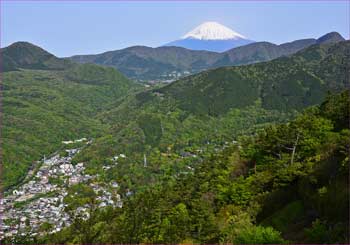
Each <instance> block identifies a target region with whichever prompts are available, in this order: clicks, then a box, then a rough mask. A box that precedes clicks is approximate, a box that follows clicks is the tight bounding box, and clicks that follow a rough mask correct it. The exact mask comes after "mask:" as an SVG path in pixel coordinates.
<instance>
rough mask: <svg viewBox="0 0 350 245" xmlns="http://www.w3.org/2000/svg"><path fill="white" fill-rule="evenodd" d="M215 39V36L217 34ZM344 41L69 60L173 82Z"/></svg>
mask: <svg viewBox="0 0 350 245" xmlns="http://www.w3.org/2000/svg"><path fill="white" fill-rule="evenodd" d="M189 35H191V34H189ZM212 35H213V36H215V33H214V34H212ZM343 40H345V39H344V38H343V37H342V36H341V35H340V34H339V33H337V32H331V33H328V34H326V35H324V36H322V37H320V38H318V39H315V38H310V39H301V40H296V41H292V42H288V43H284V44H280V45H276V44H273V43H270V42H255V43H251V44H248V45H244V46H241V47H237V48H233V49H230V50H228V51H226V52H223V53H217V52H210V51H198V50H190V49H185V48H181V47H174V46H163V47H158V48H150V47H145V46H134V47H129V48H125V49H121V50H115V51H109V52H105V53H101V54H95V55H76V56H72V57H70V59H71V60H73V61H75V62H79V63H95V64H99V65H105V66H111V67H114V68H116V69H118V70H119V71H120V72H122V73H123V74H124V75H125V76H127V77H129V78H131V79H137V80H174V79H178V78H179V77H182V76H186V75H189V74H194V73H198V72H200V71H203V70H206V69H210V68H216V67H220V66H235V65H244V64H251V63H256V62H261V61H268V60H272V59H275V58H278V57H281V56H288V55H291V54H294V53H296V52H297V51H299V50H302V49H304V48H306V47H309V46H310V45H313V44H322V43H328V42H330V43H335V42H339V41H343Z"/></svg>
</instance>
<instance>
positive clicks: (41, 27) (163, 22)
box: [1, 1, 350, 57]
mask: <svg viewBox="0 0 350 245" xmlns="http://www.w3.org/2000/svg"><path fill="white" fill-rule="evenodd" d="M205 21H217V22H219V23H221V24H223V25H226V26H228V27H230V28H231V29H233V30H235V31H237V32H239V33H241V34H243V35H245V36H246V37H248V38H250V39H252V40H256V41H270V42H274V43H283V42H288V41H292V40H295V39H301V38H309V37H319V36H321V35H323V34H325V33H327V32H330V31H338V32H339V33H340V34H342V35H343V36H344V37H346V38H347V39H348V38H349V29H350V28H349V25H350V24H349V1H328V2H327V1H319V2H317V1H310V2H307V1H303V2H300V1H299V2H298V1H263V2H258V1H256V2H253V1H248V2H243V1H224V2H214V1H211V2H210V1H205V2H198V1H197V2H184V1H177V2H159V1H154V2H145V1H143V2H117V1H115V2H111V1H106V2H97V1H96V2H92V1H90V2H68V1H64V2H52V1H51V2H49V1H48V2H45V1H37V2H29V1H25V2H20V1H16V2H10V1H5V2H4V1H1V46H2V47H4V46H7V45H9V44H11V43H13V42H16V41H29V42H32V43H34V44H36V45H39V46H41V47H43V48H44V49H46V50H48V51H50V52H52V53H53V54H55V55H57V56H60V57H63V56H70V55H74V54H91V53H100V52H104V51H107V50H116V49H121V48H125V47H128V46H132V45H146V46H151V47H157V46H160V45H162V44H164V43H167V42H170V41H173V40H175V39H178V38H179V37H181V36H182V35H184V34H185V33H186V32H188V31H190V30H191V29H193V28H194V27H196V26H197V25H199V24H201V23H202V22H205Z"/></svg>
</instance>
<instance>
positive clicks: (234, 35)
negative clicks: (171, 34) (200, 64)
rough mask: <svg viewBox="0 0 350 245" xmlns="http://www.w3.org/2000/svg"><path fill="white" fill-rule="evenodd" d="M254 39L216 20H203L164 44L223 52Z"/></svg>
mask: <svg viewBox="0 0 350 245" xmlns="http://www.w3.org/2000/svg"><path fill="white" fill-rule="evenodd" d="M253 42H254V41H252V40H249V39H247V38H246V37H245V36H243V35H242V34H239V33H238V32H235V31H233V30H232V29H230V28H228V27H226V26H224V25H221V24H219V23H217V22H204V23H203V24H201V25H199V26H197V27H196V28H194V29H193V30H192V31H190V32H188V33H187V34H185V35H184V36H183V37H182V38H181V39H179V40H175V41H173V42H170V43H167V44H165V45H164V46H177V47H183V48H187V49H192V50H207V51H214V52H224V51H227V50H229V49H232V48H236V47H239V46H243V45H246V44H249V43H253Z"/></svg>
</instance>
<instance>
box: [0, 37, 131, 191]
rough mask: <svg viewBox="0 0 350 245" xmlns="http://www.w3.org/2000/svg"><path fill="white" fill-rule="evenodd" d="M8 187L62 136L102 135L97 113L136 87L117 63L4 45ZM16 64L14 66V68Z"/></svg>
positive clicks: (4, 146)
mask: <svg viewBox="0 0 350 245" xmlns="http://www.w3.org/2000/svg"><path fill="white" fill-rule="evenodd" d="M1 54H2V55H3V56H4V60H3V61H4V64H3V65H4V67H7V68H8V69H9V70H12V71H6V70H5V72H4V73H2V76H3V77H2V79H3V82H2V90H3V91H2V96H3V98H2V105H3V107H2V112H3V121H2V142H3V143H2V152H3V156H4V158H3V161H4V174H3V176H2V177H3V180H4V186H5V188H7V187H9V186H10V185H12V184H15V183H17V182H18V181H19V180H20V179H21V178H22V176H23V175H24V174H25V173H26V172H27V170H28V168H29V166H30V165H31V164H32V163H33V162H34V161H35V160H39V159H40V158H41V157H43V155H44V154H49V153H50V152H51V153H52V151H53V150H56V149H57V148H58V146H59V145H60V142H61V141H62V140H70V139H74V138H77V137H83V136H84V137H92V136H96V135H100V134H101V133H102V132H104V131H105V129H106V126H105V125H103V124H101V122H100V121H99V120H96V119H95V116H96V115H97V113H98V112H100V111H103V110H106V109H108V108H110V107H109V106H110V104H111V103H112V102H113V103H116V101H117V100H118V99H119V98H121V97H122V96H124V95H125V94H126V93H127V92H128V91H130V90H132V89H133V88H135V87H137V85H135V84H134V83H133V82H131V81H130V80H128V79H127V78H125V77H124V76H123V75H121V74H120V73H119V72H117V71H116V70H114V69H113V68H106V67H101V66H97V65H92V64H85V65H80V64H75V63H73V62H71V61H66V60H63V59H60V58H57V57H55V56H53V55H52V54H49V53H47V52H46V51H44V50H43V49H41V48H39V47H37V46H34V45H32V44H29V43H22V42H21V43H15V44H12V45H11V46H9V47H7V48H4V49H2V50H1ZM10 68H11V69H10Z"/></svg>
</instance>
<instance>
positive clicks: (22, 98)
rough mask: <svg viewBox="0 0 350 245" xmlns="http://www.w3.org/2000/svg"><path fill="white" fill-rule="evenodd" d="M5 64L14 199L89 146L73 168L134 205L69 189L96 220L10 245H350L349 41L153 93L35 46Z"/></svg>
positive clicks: (7, 179)
mask: <svg viewBox="0 0 350 245" xmlns="http://www.w3.org/2000/svg"><path fill="white" fill-rule="evenodd" d="M1 53H2V55H3V57H4V61H5V67H6V71H5V72H4V73H3V80H4V81H3V91H2V93H3V124H2V125H3V126H2V137H3V145H2V148H3V155H4V158H3V159H4V173H3V176H2V177H3V184H4V187H5V189H6V190H11V188H13V187H16V186H17V185H18V184H19V183H20V182H21V181H22V180H23V178H24V176H25V175H26V173H27V172H28V170H29V169H30V168H32V167H33V166H35V163H36V161H38V160H40V159H41V158H43V156H44V155H45V154H52V153H54V152H57V151H59V150H60V149H61V148H62V147H63V145H62V141H64V140H72V139H78V138H82V137H86V138H88V139H90V140H91V144H89V145H87V146H86V147H84V149H82V150H81V151H80V152H79V153H77V154H76V155H75V156H74V158H73V160H72V163H73V164H74V165H77V164H78V163H84V164H85V165H84V166H86V170H85V171H86V173H88V174H90V175H94V176H97V178H96V179H94V181H95V182H96V183H99V184H101V185H103V184H106V183H111V182H117V183H118V184H119V186H118V193H119V194H120V195H121V197H122V200H123V207H122V208H120V207H117V208H116V207H114V208H112V207H105V208H101V207H100V206H99V200H97V198H96V193H95V192H94V191H93V190H92V189H91V188H90V187H89V186H88V185H84V184H81V183H80V184H76V185H72V186H69V188H68V194H67V196H66V197H65V199H64V201H65V203H66V204H67V205H68V206H67V207H66V212H68V213H74V212H75V210H76V209H77V208H78V207H81V206H84V205H88V206H89V215H88V217H89V218H88V219H86V218H84V217H79V215H78V216H76V217H75V220H74V222H73V224H72V225H71V226H67V227H65V228H64V229H63V230H61V231H59V232H57V233H54V234H50V233H49V232H45V229H46V230H47V231H48V230H49V229H48V227H50V224H46V223H45V226H47V227H46V228H45V227H44V228H43V232H42V233H41V235H40V236H37V237H34V238H33V237H27V236H17V237H15V238H12V239H11V240H9V241H5V243H7V242H9V243H21V244H24V243H33V242H34V243H55V244H58V243H80V244H92V243H96V244H97V243H235V244H247V243H248V244H249V243H250V244H251V243H255V244H267V243H269V244H271V243H272V244H279V243H348V242H349V240H348V230H349V227H348V220H349V213H348V212H349V187H348V184H349V183H348V178H349V158H348V155H349V137H350V129H349V110H350V108H349V103H350V102H349V84H348V81H349V77H348V73H347V69H348V67H349V65H350V64H349V62H350V42H349V41H342V42H337V43H328V42H325V43H316V44H315V45H311V46H310V47H307V48H306V49H303V50H301V51H299V52H297V53H295V54H293V55H291V56H288V57H280V58H278V59H275V60H272V61H268V62H261V63H256V64H250V65H243V66H234V67H220V68H215V69H211V70H207V71H204V72H201V73H199V74H196V75H191V76H188V77H185V78H182V79H180V80H178V81H175V82H173V83H171V84H169V85H164V86H160V87H151V88H148V87H144V86H142V85H140V84H138V83H136V82H133V81H131V80H129V79H127V78H126V77H124V75H122V74H121V73H119V72H118V71H116V70H115V69H114V68H110V67H103V66H98V65H94V64H76V63H74V62H72V61H69V60H67V59H60V58H57V57H55V56H53V55H52V54H49V53H47V52H46V51H45V50H42V49H41V48H39V47H36V46H34V45H32V44H29V43H15V44H13V45H11V46H9V47H7V48H5V49H2V50H1ZM60 154H61V153H60ZM120 154H122V155H123V156H125V157H123V158H121V159H119V160H118V164H115V162H114V160H113V157H114V156H116V155H120ZM106 166H108V167H109V170H108V171H106V170H105V167H106Z"/></svg>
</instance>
